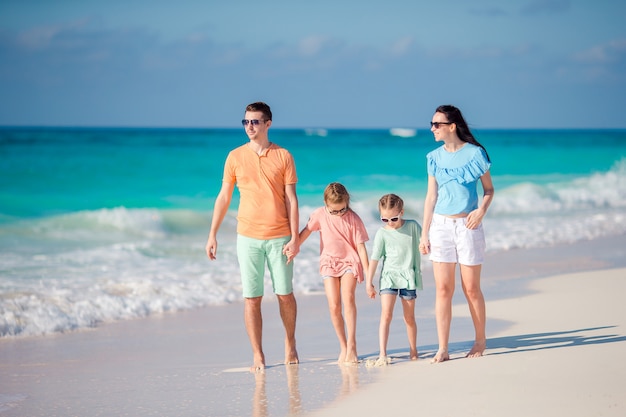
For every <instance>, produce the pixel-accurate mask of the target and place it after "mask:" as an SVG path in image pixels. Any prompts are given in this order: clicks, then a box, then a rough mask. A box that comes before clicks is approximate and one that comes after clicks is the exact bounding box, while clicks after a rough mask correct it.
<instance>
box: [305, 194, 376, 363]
mask: <svg viewBox="0 0 626 417" xmlns="http://www.w3.org/2000/svg"><path fill="white" fill-rule="evenodd" d="M324 203H325V205H324V206H323V207H320V208H317V209H316V210H314V211H313V213H311V217H310V218H309V220H308V222H307V225H306V226H305V227H304V228H303V229H302V231H301V232H300V244H302V243H303V242H304V241H305V240H306V239H307V238H308V237H309V236H310V235H311V233H312V232H316V231H319V232H320V274H321V276H322V278H323V279H324V290H325V292H326V298H327V299H328V308H329V310H330V318H331V320H332V323H333V326H334V328H335V332H336V333H337V338H338V339H339V345H340V348H341V352H340V354H339V359H338V362H339V364H344V363H351V364H353V363H357V362H358V356H357V349H356V313H357V311H356V301H355V292H356V284H357V282H363V280H364V277H365V275H364V271H367V270H368V265H369V264H368V256H367V249H366V248H365V242H367V240H368V239H369V237H368V235H367V230H366V229H365V225H364V224H363V221H362V220H361V218H360V217H359V216H358V214H356V213H355V212H354V211H353V210H352V209H351V208H350V194H348V191H347V190H346V187H344V186H343V185H342V184H339V183H337V182H333V183H330V184H329V185H328V186H327V187H326V190H324ZM342 311H343V314H342Z"/></svg>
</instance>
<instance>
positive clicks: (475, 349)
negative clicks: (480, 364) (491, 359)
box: [465, 340, 487, 358]
mask: <svg viewBox="0 0 626 417" xmlns="http://www.w3.org/2000/svg"><path fill="white" fill-rule="evenodd" d="M485 349H487V341H486V340H480V341H478V340H477V341H476V342H474V346H472V349H471V350H470V351H469V353H468V354H467V356H465V357H466V358H479V357H481V356H483V352H484V351H485Z"/></svg>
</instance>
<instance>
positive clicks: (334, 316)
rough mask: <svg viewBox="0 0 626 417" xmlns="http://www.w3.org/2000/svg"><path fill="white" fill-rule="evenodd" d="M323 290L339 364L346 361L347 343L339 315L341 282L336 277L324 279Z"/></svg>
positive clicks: (341, 317)
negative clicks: (338, 349) (335, 338)
mask: <svg viewBox="0 0 626 417" xmlns="http://www.w3.org/2000/svg"><path fill="white" fill-rule="evenodd" d="M324 290H325V291H326V299H327V300H328V311H329V312H330V320H331V322H332V323H333V327H334V328H335V333H336V334H337V339H339V347H340V349H341V352H340V354H339V359H338V361H339V362H340V363H341V362H343V361H345V360H346V354H347V341H346V331H345V327H344V325H345V324H344V321H343V316H342V315H341V281H340V279H339V278H338V277H329V278H325V279H324Z"/></svg>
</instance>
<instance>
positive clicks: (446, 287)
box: [419, 105, 494, 363]
mask: <svg viewBox="0 0 626 417" xmlns="http://www.w3.org/2000/svg"><path fill="white" fill-rule="evenodd" d="M430 125H431V131H432V132H433V135H434V136H435V141H437V142H443V145H442V146H440V147H439V148H437V149H435V150H434V151H432V152H430V153H429V154H428V155H427V156H426V159H427V167H428V191H427V193H426V200H425V202H424V220H423V223H422V226H423V229H422V237H421V239H420V247H419V248H420V252H421V253H422V254H424V255H426V254H428V253H430V260H431V261H432V262H433V273H434V276H435V286H436V299H435V316H436V319H437V334H438V337H439V349H438V351H437V354H436V355H435V357H434V358H433V360H432V362H434V363H436V362H443V361H446V360H448V359H450V356H449V354H448V340H449V337H450V322H451V320H452V296H453V294H454V286H455V269H456V264H457V263H458V264H459V265H460V273H461V283H462V287H463V292H464V293H465V298H466V299H467V302H468V304H469V310H470V313H471V316H472V321H473V322H474V331H475V341H474V346H473V347H472V349H471V350H470V351H469V353H468V354H467V357H478V356H482V354H483V352H484V351H485V348H486V344H487V338H486V335H485V321H486V313H485V299H484V297H483V293H482V291H481V289H480V272H481V264H482V263H483V260H484V254H485V235H484V232H483V227H482V220H483V217H484V216H485V214H486V212H487V209H488V208H489V205H490V204H491V201H492V200H493V193H494V189H493V184H492V181H491V174H490V173H489V168H490V166H491V161H490V160H489V155H488V154H487V151H486V149H485V148H484V147H483V146H482V145H481V144H480V143H478V141H476V139H475V138H474V136H473V135H472V133H471V132H470V129H469V127H468V126H467V123H466V121H465V119H464V118H463V115H462V114H461V111H460V110H459V109H458V108H456V107H454V106H451V105H444V106H439V107H438V108H437V110H436V111H435V114H434V115H433V118H432V121H431V122H430ZM479 180H480V182H481V184H482V188H483V198H482V201H480V202H479V199H478V192H477V183H478V181H479Z"/></svg>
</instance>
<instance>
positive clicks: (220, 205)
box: [206, 182, 235, 260]
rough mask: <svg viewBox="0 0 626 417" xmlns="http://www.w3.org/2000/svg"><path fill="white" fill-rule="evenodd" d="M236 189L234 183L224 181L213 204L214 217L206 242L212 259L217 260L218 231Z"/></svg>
mask: <svg viewBox="0 0 626 417" xmlns="http://www.w3.org/2000/svg"><path fill="white" fill-rule="evenodd" d="M234 189H235V184H234V183H229V182H222V188H221V189H220V192H219V194H218V195H217V198H216V199H215V204H214V205H213V218H212V219H211V230H210V231H209V238H208V240H207V243H206V254H207V256H208V257H209V259H211V260H215V258H216V255H217V231H218V230H219V228H220V226H221V224H222V221H223V220H224V217H225V216H226V213H227V212H228V207H230V201H231V199H232V197H233V190H234Z"/></svg>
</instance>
